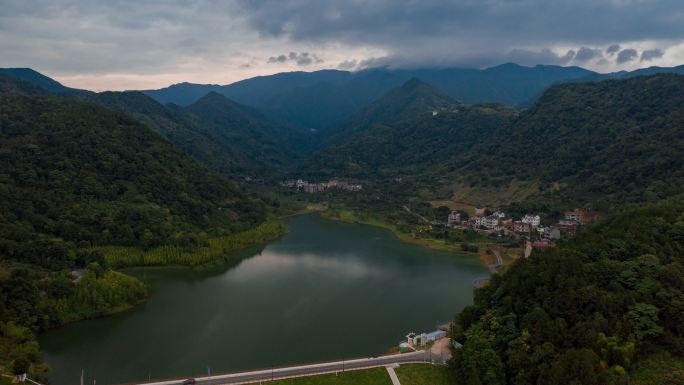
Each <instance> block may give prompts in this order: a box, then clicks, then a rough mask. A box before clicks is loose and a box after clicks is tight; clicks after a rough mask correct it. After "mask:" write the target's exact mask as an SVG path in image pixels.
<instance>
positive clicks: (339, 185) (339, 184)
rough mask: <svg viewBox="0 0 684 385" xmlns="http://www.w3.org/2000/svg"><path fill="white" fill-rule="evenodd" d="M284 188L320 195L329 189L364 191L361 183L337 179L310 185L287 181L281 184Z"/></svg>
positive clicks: (300, 181) (298, 181)
mask: <svg viewBox="0 0 684 385" xmlns="http://www.w3.org/2000/svg"><path fill="white" fill-rule="evenodd" d="M280 185H281V186H282V187H287V188H296V189H297V191H304V192H306V193H319V192H324V191H326V190H328V189H338V190H343V191H351V192H359V191H361V190H362V189H363V186H362V185H361V184H360V183H351V182H348V181H342V180H337V179H331V180H329V181H327V182H319V183H309V182H307V181H305V180H302V179H297V180H286V181H283V182H280Z"/></svg>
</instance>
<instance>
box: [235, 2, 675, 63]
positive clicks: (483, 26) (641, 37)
mask: <svg viewBox="0 0 684 385" xmlns="http://www.w3.org/2000/svg"><path fill="white" fill-rule="evenodd" d="M239 4H240V6H241V8H242V11H243V13H244V15H245V17H246V20H247V21H248V23H249V24H250V25H251V26H253V27H254V28H255V29H256V30H258V31H259V32H260V33H261V34H263V35H264V36H272V37H286V38H288V39H290V40H292V41H298V42H314V43H317V42H327V41H331V40H332V41H338V42H345V43H347V44H366V45H369V46H373V47H380V48H383V49H384V50H385V51H386V52H387V54H388V55H387V56H388V57H390V60H402V61H404V62H405V63H406V62H408V63H410V62H417V61H420V60H418V58H424V61H429V62H435V61H437V62H443V63H444V64H462V63H463V64H472V63H476V62H477V63H480V64H482V65H485V64H487V63H489V62H494V61H496V60H498V59H500V58H501V57H502V56H506V55H509V56H516V55H517V53H515V54H511V48H512V47H513V48H519V49H524V50H526V51H529V52H537V53H539V54H540V55H542V56H543V55H544V52H542V51H543V49H544V48H555V47H558V46H565V47H573V46H574V47H577V48H575V49H576V50H577V49H578V48H579V47H582V46H587V47H604V46H608V45H611V44H617V43H616V42H622V41H632V42H636V41H660V40H663V41H664V40H669V41H672V40H674V39H681V38H684V12H682V11H681V10H682V9H683V8H684V7H683V6H682V3H681V1H680V0H653V1H642V0H620V1H617V0H555V1H548V0H517V1H513V0H487V1H472V0H435V1H429V2H424V1H415V0H377V1H367V2H361V1H347V2H340V1H333V0H298V1H290V2H282V1H281V0H240V1H239ZM677 10H680V11H677ZM587 49H589V48H587ZM587 49H585V50H584V51H583V52H581V53H580V52H579V51H578V53H579V54H580V56H579V58H578V59H577V61H578V62H582V61H588V60H600V53H599V52H596V51H593V50H595V49H596V48H591V49H592V51H588V50H587ZM618 49H619V47H617V48H616V47H610V48H609V52H617V51H618ZM547 56H548V55H547ZM549 58H550V59H551V60H552V62H553V61H558V59H557V58H553V57H549Z"/></svg>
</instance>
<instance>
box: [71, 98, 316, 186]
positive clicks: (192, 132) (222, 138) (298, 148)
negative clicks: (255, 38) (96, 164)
mask: <svg viewBox="0 0 684 385" xmlns="http://www.w3.org/2000/svg"><path fill="white" fill-rule="evenodd" d="M77 97H78V98H79V99H84V100H87V101H91V102H94V103H97V104H101V105H103V106H105V107H107V108H111V109H113V110H116V111H121V112H124V113H126V114H129V115H131V116H132V117H134V118H136V119H137V120H139V121H140V122H142V123H144V124H145V125H147V126H148V127H150V128H151V129H153V130H154V131H157V132H158V133H159V134H161V135H162V136H163V137H164V138H166V139H167V140H169V141H170V142H171V143H173V144H174V145H176V147H177V148H179V149H181V150H182V151H183V152H185V153H186V154H188V155H190V156H192V157H193V158H195V159H197V160H199V161H201V162H202V163H204V164H205V165H207V166H208V167H209V168H211V169H212V170H214V171H217V172H219V173H221V174H223V175H225V176H228V177H231V178H232V179H233V180H235V181H237V180H238V179H241V178H245V177H249V178H250V179H269V180H270V179H271V178H273V177H274V176H277V175H279V174H281V173H282V172H283V171H284V170H285V169H286V168H287V167H289V166H290V165H291V164H293V163H294V162H295V161H296V160H297V159H298V158H300V157H301V154H302V153H304V152H305V150H306V149H307V148H308V147H307V146H308V143H309V141H308V140H307V138H308V137H309V135H308V134H307V133H306V131H304V130H302V129H299V128H297V127H292V126H289V125H286V124H282V123H278V122H276V121H274V120H272V119H270V118H268V117H267V116H265V115H264V114H262V113H260V112H259V111H256V110H254V109H252V108H250V107H246V106H242V105H240V104H237V103H235V102H233V101H232V100H230V99H228V98H226V97H224V96H222V95H219V94H217V93H210V94H208V95H206V96H205V97H203V98H200V99H199V100H198V101H197V102H195V103H193V104H192V105H190V106H187V107H179V106H176V105H167V106H163V105H161V104H159V103H158V102H156V101H155V100H154V99H152V98H150V97H149V96H147V95H145V94H143V93H140V92H101V93H98V94H85V95H78V96H77Z"/></svg>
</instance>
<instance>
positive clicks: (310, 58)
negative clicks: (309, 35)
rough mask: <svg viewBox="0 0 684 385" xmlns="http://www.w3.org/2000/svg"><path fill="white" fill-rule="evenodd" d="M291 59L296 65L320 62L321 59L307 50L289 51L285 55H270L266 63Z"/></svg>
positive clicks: (283, 61)
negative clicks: (299, 51) (300, 51)
mask: <svg viewBox="0 0 684 385" xmlns="http://www.w3.org/2000/svg"><path fill="white" fill-rule="evenodd" d="M288 61H291V62H293V63H295V64H297V65H298V66H307V65H309V64H312V63H322V62H323V59H321V58H319V57H318V56H316V55H314V54H311V53H309V52H302V53H297V52H290V53H289V54H287V55H278V56H271V57H269V58H268V60H266V62H267V63H285V62H288Z"/></svg>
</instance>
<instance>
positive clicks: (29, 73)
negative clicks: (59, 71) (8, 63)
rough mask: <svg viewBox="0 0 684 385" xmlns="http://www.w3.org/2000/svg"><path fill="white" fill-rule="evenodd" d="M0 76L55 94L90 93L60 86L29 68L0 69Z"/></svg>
mask: <svg viewBox="0 0 684 385" xmlns="http://www.w3.org/2000/svg"><path fill="white" fill-rule="evenodd" d="M0 75H9V76H13V77H15V78H17V79H21V80H23V81H25V82H27V83H31V84H33V85H35V86H37V87H40V88H42V89H44V90H45V91H48V92H53V93H57V94H88V93H91V92H90V91H86V90H79V89H77V88H70V87H66V86H64V85H62V84H61V83H59V82H58V81H56V80H54V79H51V78H49V77H47V76H45V75H43V74H41V73H39V72H37V71H34V70H32V69H30V68H0Z"/></svg>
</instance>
